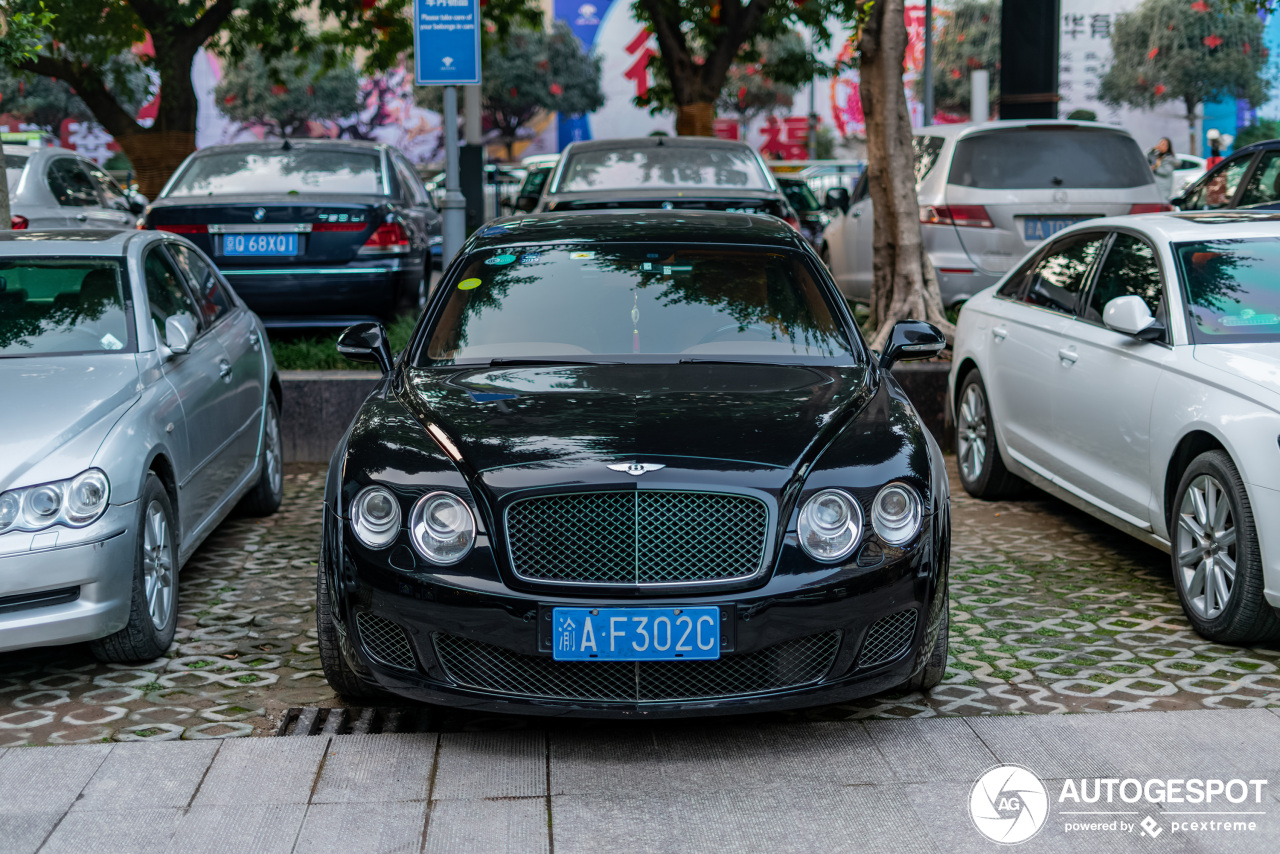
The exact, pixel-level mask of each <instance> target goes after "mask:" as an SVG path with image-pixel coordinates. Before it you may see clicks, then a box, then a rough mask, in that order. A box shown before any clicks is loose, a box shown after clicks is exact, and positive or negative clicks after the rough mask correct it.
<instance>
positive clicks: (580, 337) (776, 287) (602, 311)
mask: <svg viewBox="0 0 1280 854" xmlns="http://www.w3.org/2000/svg"><path fill="white" fill-rule="evenodd" d="M448 287H449V288H451V292H450V294H449V297H448V299H447V301H446V302H445V305H444V308H443V311H442V312H441V314H440V316H439V319H438V320H437V321H436V324H435V327H434V329H433V330H431V331H430V332H429V333H428V335H429V336H430V337H429V340H428V342H427V347H426V350H425V352H424V353H421V358H420V360H419V361H420V364H424V365H430V364H437V365H439V364H453V363H455V362H475V361H482V362H487V361H489V360H490V359H538V358H551V359H572V360H582V361H588V362H590V361H602V362H604V361H653V359H644V358H641V359H636V358H634V357H636V356H642V357H643V356H655V355H657V356H668V357H670V360H672V361H675V360H678V359H682V358H691V359H699V358H705V359H717V358H734V357H741V358H744V359H746V360H752V359H757V360H761V361H775V360H782V361H798V360H801V359H805V358H808V359H815V360H823V361H826V360H830V359H838V358H848V357H849V356H850V354H851V348H850V343H849V341H848V339H847V338H846V334H845V331H844V329H843V328H842V327H841V325H840V324H839V323H838V322H837V321H836V319H835V316H834V315H833V313H832V310H831V307H830V306H829V305H828V304H827V302H826V300H825V299H824V297H823V294H822V291H821V289H820V288H819V287H818V283H817V282H816V281H815V280H814V278H813V276H812V275H811V272H810V270H809V269H808V267H807V266H806V265H805V263H804V261H803V259H802V256H800V255H799V254H798V253H792V252H784V251H765V250H760V249H755V248H753V247H745V246H743V247H738V246H734V247H722V246H703V245H685V246H681V245H675V246H672V245H669V244H666V245H658V244H614V245H611V246H609V247H608V248H607V249H604V248H598V247H597V248H590V249H587V248H583V249H576V248H573V247H555V248H538V249H531V248H521V247H506V248H501V249H494V250H489V251H485V252H478V253H476V254H475V255H473V256H472V257H471V258H470V259H469V261H468V263H467V264H466V266H465V268H464V269H463V271H462V272H461V274H460V275H458V276H457V277H456V278H454V279H453V280H452V283H451V284H449V285H448ZM665 360H666V359H663V361H665Z"/></svg>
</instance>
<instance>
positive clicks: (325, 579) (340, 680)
mask: <svg viewBox="0 0 1280 854" xmlns="http://www.w3.org/2000/svg"><path fill="white" fill-rule="evenodd" d="M316 634H317V636H318V639H319V644H318V646H319V647H320V668H321V669H322V670H323V671H324V678H325V679H326V680H328V682H329V686H330V687H331V688H333V690H335V691H337V692H338V696H340V697H342V699H344V700H346V701H348V702H353V703H359V702H367V701H371V700H385V699H387V694H385V693H384V692H382V691H380V690H378V689H377V688H375V687H374V686H372V685H369V684H368V683H367V682H365V681H364V680H363V679H361V678H360V674H358V673H356V672H355V670H354V669H352V667H351V665H350V664H348V663H347V658H346V656H345V655H343V654H342V645H341V639H340V638H339V636H338V627H337V625H335V623H334V619H333V599H332V597H331V595H330V592H329V571H328V569H327V568H326V567H325V562H324V555H323V554H322V555H321V556H320V565H319V567H318V568H317V571H316Z"/></svg>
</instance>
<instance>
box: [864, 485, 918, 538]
mask: <svg viewBox="0 0 1280 854" xmlns="http://www.w3.org/2000/svg"><path fill="white" fill-rule="evenodd" d="M923 516H924V508H923V507H922V505H921V503H920V496H919V495H917V494H916V491H915V490H914V489H912V488H911V487H909V486H907V485H906V484H905V483H891V484H889V485H888V486H886V487H885V488H884V489H882V490H880V492H879V493H878V494H877V495H876V500H875V501H874V502H873V503H872V505H871V527H872V528H875V531H876V533H877V534H879V535H880V539H882V540H884V541H885V542H886V543H889V544H891V545H895V546H897V545H901V544H903V543H905V542H907V541H908V540H910V539H911V538H912V537H914V536H915V535H916V533H917V532H918V531H919V530H920V522H921V519H922V518H923Z"/></svg>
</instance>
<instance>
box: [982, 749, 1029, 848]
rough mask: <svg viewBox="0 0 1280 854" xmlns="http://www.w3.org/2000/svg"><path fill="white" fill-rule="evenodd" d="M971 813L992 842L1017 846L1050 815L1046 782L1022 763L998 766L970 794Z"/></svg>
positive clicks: (985, 775) (983, 776) (984, 834)
mask: <svg viewBox="0 0 1280 854" xmlns="http://www.w3.org/2000/svg"><path fill="white" fill-rule="evenodd" d="M969 815H970V816H971V817H972V818H973V826H974V827H976V828H977V829H978V832H979V833H981V834H982V835H983V836H985V837H987V838H988V839H990V840H991V841H992V842H1002V843H1004V844H1006V845H1015V844H1017V843H1019V842H1026V841H1027V840H1028V839H1030V838H1031V837H1033V836H1035V835H1036V834H1037V833H1039V832H1040V828H1042V827H1044V822H1045V819H1047V818H1048V817H1049V794H1048V792H1046V791H1045V788H1044V783H1042V782H1040V778H1039V777H1037V776H1036V775H1035V774H1033V773H1031V772H1030V771H1028V770H1027V769H1026V768H1023V767H1022V766H1021V765H997V766H996V767H995V768H992V769H991V770H990V771H987V772H986V773H985V774H983V775H982V776H981V777H979V778H978V782H976V783H974V784H973V791H972V792H970V793H969Z"/></svg>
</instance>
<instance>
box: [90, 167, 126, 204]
mask: <svg viewBox="0 0 1280 854" xmlns="http://www.w3.org/2000/svg"><path fill="white" fill-rule="evenodd" d="M80 165H81V166H82V167H84V171H86V172H88V173H89V178H90V180H92V181H93V183H94V184H96V185H97V187H98V190H99V192H101V193H102V198H103V199H105V200H106V203H107V207H109V208H114V209H115V210H118V211H127V210H129V199H128V198H127V197H126V196H125V194H124V190H122V189H120V185H119V184H117V183H116V182H115V180H114V179H113V178H112V177H111V176H110V175H108V174H107V173H106V172H103V171H102V170H101V169H99V168H98V167H97V166H94V165H93V164H92V163H84V162H82V163H81V164H80Z"/></svg>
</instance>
